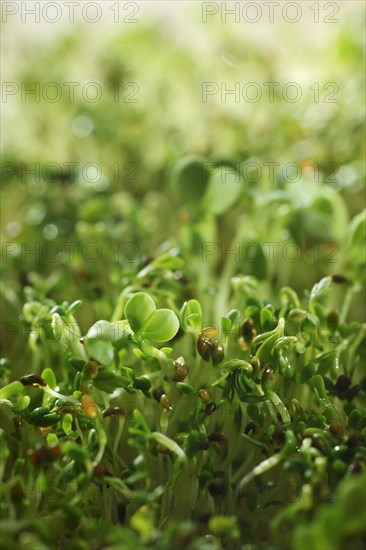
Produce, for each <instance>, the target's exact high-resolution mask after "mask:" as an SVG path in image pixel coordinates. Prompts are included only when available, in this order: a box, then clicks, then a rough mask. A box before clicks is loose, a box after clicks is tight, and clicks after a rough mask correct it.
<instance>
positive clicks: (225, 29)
mask: <svg viewBox="0 0 366 550" xmlns="http://www.w3.org/2000/svg"><path fill="white" fill-rule="evenodd" d="M309 4H310V3H301V6H302V16H301V18H300V20H299V21H298V22H296V24H294V23H289V22H286V21H285V20H284V18H283V16H280V15H279V16H278V17H276V18H275V20H274V22H273V23H270V22H269V21H268V16H267V15H265V14H266V13H267V12H265V11H263V17H262V18H261V19H260V20H259V21H258V22H256V23H248V22H246V21H244V20H243V18H242V17H241V18H240V21H239V22H235V21H234V18H233V17H230V16H227V20H226V22H223V18H222V13H220V12H219V13H218V14H215V15H212V16H208V17H207V22H206V23H204V22H203V18H202V9H203V7H202V4H201V3H200V2H197V3H183V2H172V3H164V2H160V3H159V2H145V3H138V4H136V5H137V6H138V13H137V14H136V20H137V21H136V23H133V24H128V23H127V22H126V21H125V22H123V21H122V22H120V23H119V24H115V23H113V20H111V18H112V15H113V14H112V12H111V11H109V12H108V14H107V15H105V17H104V14H105V13H107V12H106V11H105V10H104V11H103V17H102V19H101V21H99V22H98V23H96V24H90V23H87V22H85V21H83V20H82V19H81V18H80V17H79V18H78V17H76V19H75V22H74V23H67V22H65V21H60V22H59V23H56V24H50V23H47V22H44V21H42V20H41V21H40V23H37V24H36V23H31V24H29V23H28V24H23V23H22V22H21V21H20V19H19V14H18V16H17V17H16V16H12V17H9V18H8V22H7V23H6V24H3V26H2V27H3V28H2V31H3V59H5V56H6V57H7V63H6V66H4V71H3V89H2V90H3V94H2V110H3V128H5V127H6V134H4V137H3V143H2V160H3V166H2V190H1V193H2V197H1V199H2V200H1V202H2V242H3V247H2V270H3V282H2V287H1V288H2V302H3V322H2V342H3V345H4V347H6V348H7V355H10V356H11V357H13V358H16V357H18V355H19V350H20V349H22V347H23V343H24V338H19V335H21V328H20V327H21V325H20V320H21V312H22V304H23V302H24V300H25V299H29V297H31V296H34V295H35V294H37V292H39V293H44V294H46V295H48V296H50V297H52V298H53V299H55V300H56V301H57V300H59V301H62V300H64V299H67V300H68V301H69V302H72V300H74V299H77V298H82V299H83V300H84V304H85V307H84V308H83V312H82V313H81V314H80V315H81V319H80V320H81V324H82V326H83V324H84V325H86V324H87V323H89V324H90V323H91V322H92V321H93V320H95V319H96V318H100V317H102V318H108V316H109V315H110V312H111V311H112V309H113V304H114V302H115V300H116V297H117V296H118V294H119V292H120V291H121V289H122V288H123V287H124V286H125V285H126V284H128V276H129V273H131V272H136V270H137V269H141V266H142V265H143V264H144V262H146V261H147V259H146V258H147V257H150V256H154V255H156V253H157V251H160V252H161V251H164V250H169V249H172V248H174V247H176V248H177V249H178V250H181V249H182V247H183V248H184V246H183V245H182V235H181V228H182V226H194V224H195V223H196V222H197V219H198V218H197V215H196V213H195V212H194V209H193V210H192V207H191V204H189V203H185V196H184V193H183V194H182V193H180V194H179V193H178V194H177V193H176V192H175V191H174V185H173V186H172V176H171V174H172V170H173V167H174V165H175V163H176V162H177V161H178V160H179V159H181V158H182V157H185V156H186V155H191V154H194V155H199V156H200V158H202V159H205V161H207V162H210V163H212V162H217V161H218V162H223V163H226V166H227V165H230V163H231V164H232V165H234V167H236V168H237V167H238V166H239V167H240V171H241V174H240V178H241V184H242V195H241V197H240V200H237V201H236V204H235V205H233V207H232V208H231V209H230V211H228V212H226V213H224V214H223V215H218V216H215V220H216V223H217V228H218V229H217V238H218V240H219V242H225V243H229V242H230V239H231V238H232V237H233V234H234V230H233V226H235V224H236V223H239V224H240V223H241V220H244V222H243V223H244V225H245V224H247V225H245V227H247V226H248V227H250V231H248V232H246V230H245V231H244V233H245V235H244V236H242V239H243V240H242V241H241V242H240V244H244V243H245V240H247V241H258V242H261V243H262V244H263V243H264V242H268V241H271V242H295V243H296V244H297V245H298V246H299V247H300V248H301V250H309V249H311V248H312V247H315V246H317V247H318V250H320V251H321V256H322V257H323V261H322V258H320V260H319V261H318V262H316V261H312V262H309V261H305V260H303V259H302V260H301V261H299V262H297V263H293V264H289V263H288V265H285V263H286V262H285V261H284V260H283V258H282V259H281V257H280V258H279V260H278V261H277V263H276V265H275V266H269V268H270V269H265V268H263V266H256V265H249V266H248V265H238V266H237V271H238V272H244V273H250V274H253V275H257V276H259V278H260V279H261V278H263V279H266V278H267V279H268V280H269V285H268V288H271V292H272V294H273V295H274V296H275V295H276V291H277V289H278V288H279V286H280V284H281V285H283V284H290V285H293V286H294V287H295V288H296V289H298V290H299V289H304V288H310V287H311V286H312V285H313V284H314V282H316V280H318V279H319V278H320V277H321V276H324V275H325V274H327V273H329V272H338V271H339V269H342V270H343V271H346V272H347V265H348V264H347V262H348V261H349V260H348V259H347V246H348V245H347V239H346V238H344V236H345V232H346V228H347V226H348V224H349V220H350V219H351V218H352V217H353V216H355V215H356V214H358V213H359V212H361V210H362V208H363V207H364V177H365V164H364V160H365V159H364V99H365V97H364V84H365V80H364V79H365V77H364V72H363V69H362V67H363V65H364V63H363V60H364V34H363V23H364V21H363V17H364V11H365V10H364V5H363V4H362V3H361V2H337V3H331V4H335V5H336V6H339V11H337V14H336V15H334V16H333V19H334V21H333V20H332V15H331V12H330V11H325V8H324V3H322V2H320V3H316V4H318V6H320V8H319V9H320V12H319V22H315V21H314V16H315V12H314V11H311V10H309ZM221 5H222V4H221V3H220V4H215V6H221ZM220 9H221V8H220ZM122 15H124V16H126V14H123V13H122ZM327 18H328V19H331V21H330V22H327V21H326V20H327ZM250 82H251V83H255V84H256V89H258V87H259V89H260V90H261V92H262V97H261V99H259V100H258V101H250V100H248V98H246V99H245V97H243V93H242V92H243V89H244V87H245V85H246V84H248V83H250ZM269 82H272V83H274V82H276V83H279V85H278V86H277V85H276V86H275V88H274V90H275V91H274V96H273V101H270V100H269V95H268V93H269V92H268V86H267V85H266V84H265V83H269ZM4 83H5V87H4ZM50 83H52V85H50ZM66 83H74V85H72V86H71V85H70V84H66ZM91 83H97V87H95V86H94V87H93V85H91ZM204 83H213V84H212V85H213V88H211V89H213V90H219V91H217V92H215V93H214V94H212V95H209V96H207V97H206V99H207V101H205V100H204V99H203V96H202V89H203V86H205V84H204ZM236 83H239V90H240V96H239V100H238V101H236V98H235V96H234V95H233V94H228V95H226V96H225V95H224V96H222V94H221V90H222V89H224V90H225V87H226V89H227V90H232V89H234V88H235V86H237V84H236ZM288 83H296V85H297V89H300V90H301V98H300V99H299V100H298V101H296V102H293V101H290V100H288V99H286V97H284V95H283V90H284V87H286V85H287V84H288ZM54 84H56V86H54ZM37 87H38V88H37ZM70 87H71V88H72V87H73V89H74V92H75V93H74V96H70V95H69V93H70ZM31 89H33V90H36V94H35V95H34V94H33V95H32V94H28V95H27V94H25V92H26V90H31ZM253 89H254V88H253ZM57 90H61V96H60V98H59V99H57V100H55V97H56V95H55V94H56V93H57ZM95 90H99V91H101V96H100V97H99V98H98V99H97V100H95V101H94V98H95ZM247 90H248V95H249V94H253V93H254V92H253V90H249V89H247ZM4 92H5V94H4ZM290 92H291V90H289V95H290ZM292 92H293V90H292ZM24 94H25V95H24ZM88 94H89V95H88ZM47 98H48V99H47ZM333 100H334V101H333ZM37 163H38V165H37ZM250 163H252V166H253V165H254V166H260V167H261V168H262V173H261V176H260V177H256V175H255V174H251V172H250V170H249V169H247V168H246V169H245V170H244V169H243V167H248V166H249V165H250ZM265 163H279V166H280V168H279V169H277V168H276V170H275V172H274V177H273V178H271V177H269V171H268V169H266V165H265ZM287 163H296V166H297V167H299V168H300V169H301V178H300V179H299V181H296V182H295V181H294V179H296V178H294V177H293V175H292V180H291V178H290V180H289V178H287V179H286V177H285V176H284V174H285V175H286V174H287V175H288V174H290V175H291V170H290V172H289V173H287V172H286V173H285V172H284V170H283V169H282V167H283V166H286V165H287ZM37 166H39V168H37ZM70 166H74V167H75V171H74V173H73V172H72V171H70ZM35 168H36V173H34V172H33V173H32V169H33V170H34V169H35ZM37 170H39V174H40V175H39V176H38V172H37ZM189 184H190V182H189V181H188V182H187V185H188V187H189ZM188 187H187V189H188ZM276 193H277V195H276ZM278 219H281V223H277V222H278ZM243 227H244V226H243ZM202 235H203V236H202ZM200 238H201V241H200V242H199V243H198V245H196V249H195V251H193V248H192V250H190V249H189V247H188V248H187V247H186V264H187V267H186V270H187V271H188V274H189V271H190V257H191V256H192V257H193V256H194V255H195V257H196V259H198V265H199V260H200V251H201V250H202V248H200V246H201V245H202V242H204V231H203V233H202V231H201V236H200ZM207 240H208V241H211V240H212V236H211V234H208V236H207ZM72 243H74V244H72ZM88 243H97V245H98V247H99V250H100V251H101V254H99V257H98V260H97V261H94V260H92V259H90V258H94V252H95V250H93V249H90V250H89V252H88V251H85V247H87V246H88ZM329 243H333V244H334V246H335V249H334V250H335V251H336V255H335V258H336V259H337V262H336V263H334V264H327V263H325V262H324V255H326V254H329V253H330V251H331V250H332V249H331V250H329V249H327V248H326V247H327V246H328V244H329ZM51 244H52V245H54V248H52V246H51ZM13 245H16V246H15V247H14V246H13ZM228 246H229V244H228ZM34 247H36V248H34ZM37 247H38V248H37ZM70 247H71V249H72V250H74V251H75V253H74V254H72V253H71V252H70ZM83 247H84V248H83ZM32 249H35V250H36V253H35V254H32V253H26V252H27V251H31V250H32ZM81 250H83V252H84V253H81V252H80V251H81ZM116 250H117V251H118V252H116ZM55 256H57V257H56V260H55V261H51V260H50V258H55ZM266 260H267V263H268V257H267V259H266ZM360 261H362V258H361V260H360ZM221 263H222V262H221ZM219 264H220V262H219ZM196 265H197V262H196ZM267 267H268V266H267ZM221 268H222V265H217V266H216V267H215V269H217V270H218V271H220V269H221ZM191 276H192V278H193V279H195V280H194V282H195V284H196V286H197V288H199V289H201V290H202V289H203V290H204V289H205V282H204V281H201V280H200V277H199V269H198V271H197V269H196V272H195V274H191ZM268 292H270V291H269V290H268ZM272 297H273V296H272ZM352 315H353V317H355V318H356V319H357V320H361V319H363V317H364V307H363V305H362V300H358V301H357V303H354V304H353V308H352Z"/></svg>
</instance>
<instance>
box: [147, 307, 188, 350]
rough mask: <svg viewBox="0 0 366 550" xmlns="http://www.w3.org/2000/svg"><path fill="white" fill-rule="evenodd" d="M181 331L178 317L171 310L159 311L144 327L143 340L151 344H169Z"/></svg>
mask: <svg viewBox="0 0 366 550" xmlns="http://www.w3.org/2000/svg"><path fill="white" fill-rule="evenodd" d="M178 329H179V321H178V317H177V316H176V314H175V313H174V311H171V310H170V309H157V310H156V311H155V312H154V313H153V315H152V317H151V319H150V321H149V322H148V323H147V325H146V326H145V327H144V330H143V332H142V336H143V338H146V340H149V341H150V342H167V341H169V340H171V339H172V338H174V336H175V335H176V334H177V332H178Z"/></svg>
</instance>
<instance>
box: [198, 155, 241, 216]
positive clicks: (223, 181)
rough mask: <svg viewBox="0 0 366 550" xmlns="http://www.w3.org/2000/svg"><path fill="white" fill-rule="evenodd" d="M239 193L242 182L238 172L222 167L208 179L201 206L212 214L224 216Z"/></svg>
mask: <svg viewBox="0 0 366 550" xmlns="http://www.w3.org/2000/svg"><path fill="white" fill-rule="evenodd" d="M241 191H242V180H241V177H240V174H239V172H236V171H235V170H233V168H232V167H227V166H224V165H222V166H220V167H219V168H218V170H217V171H216V172H215V173H214V174H212V176H211V177H210V181H209V185H208V188H207V191H206V193H205V196H204V198H203V205H204V207H205V209H206V210H209V211H210V212H212V213H213V214H217V215H220V214H224V213H225V212H227V210H229V208H231V207H232V206H233V205H234V204H235V202H236V201H237V200H238V199H239V197H240V194H241Z"/></svg>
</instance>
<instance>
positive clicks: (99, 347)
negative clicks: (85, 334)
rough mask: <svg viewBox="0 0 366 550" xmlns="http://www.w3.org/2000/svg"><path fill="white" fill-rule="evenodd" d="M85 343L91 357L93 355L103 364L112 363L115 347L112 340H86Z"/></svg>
mask: <svg viewBox="0 0 366 550" xmlns="http://www.w3.org/2000/svg"><path fill="white" fill-rule="evenodd" d="M84 345H85V347H86V351H87V352H88V355H89V357H92V358H93V359H95V360H96V361H97V362H98V363H100V364H101V365H104V366H106V367H107V366H108V365H110V364H111V363H112V361H113V356H114V349H113V346H112V344H111V343H110V342H104V341H103V340H85V344H84Z"/></svg>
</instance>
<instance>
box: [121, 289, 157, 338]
mask: <svg viewBox="0 0 366 550" xmlns="http://www.w3.org/2000/svg"><path fill="white" fill-rule="evenodd" d="M155 310H156V306H155V303H154V300H153V299H152V298H151V297H150V296H149V295H148V294H146V292H137V293H136V294H134V295H133V296H132V297H131V298H130V299H129V300H128V301H127V303H126V305H125V316H126V319H127V321H128V322H129V325H130V327H131V329H132V330H133V332H134V333H135V334H136V333H138V332H140V331H141V330H142V329H143V328H144V327H145V325H146V324H147V323H148V321H149V320H150V318H151V317H152V315H153V313H154V312H155Z"/></svg>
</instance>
